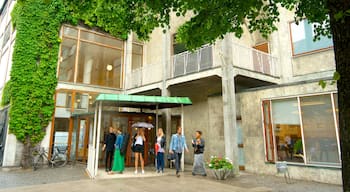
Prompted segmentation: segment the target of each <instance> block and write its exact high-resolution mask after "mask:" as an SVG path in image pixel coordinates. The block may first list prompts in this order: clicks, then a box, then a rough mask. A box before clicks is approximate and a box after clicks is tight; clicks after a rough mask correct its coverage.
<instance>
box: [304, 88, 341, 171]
mask: <svg viewBox="0 0 350 192" xmlns="http://www.w3.org/2000/svg"><path fill="white" fill-rule="evenodd" d="M300 105H301V112H302V121H303V129H304V138H305V150H306V157H307V159H306V160H307V163H311V164H327V165H328V164H331V165H332V164H336V165H339V164H340V161H339V153H338V144H337V137H336V129H335V124H334V121H335V120H334V116H333V109H332V100H331V95H329V94H327V95H320V96H310V97H301V98H300Z"/></svg>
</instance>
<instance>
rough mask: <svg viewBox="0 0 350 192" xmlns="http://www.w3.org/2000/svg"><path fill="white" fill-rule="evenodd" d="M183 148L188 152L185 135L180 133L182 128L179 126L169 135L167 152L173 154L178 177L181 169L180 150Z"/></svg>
mask: <svg viewBox="0 0 350 192" xmlns="http://www.w3.org/2000/svg"><path fill="white" fill-rule="evenodd" d="M184 149H186V152H188V148H187V145H186V139H185V136H184V135H182V128H181V127H180V126H179V127H177V133H176V134H173V135H172V136H171V141H170V148H169V153H171V154H174V156H175V168H176V176H177V177H180V174H179V171H180V169H181V157H182V151H183V150H184Z"/></svg>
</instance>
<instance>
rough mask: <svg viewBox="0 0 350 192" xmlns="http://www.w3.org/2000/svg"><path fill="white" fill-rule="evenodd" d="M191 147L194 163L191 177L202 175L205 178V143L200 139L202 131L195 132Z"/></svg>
mask: <svg viewBox="0 0 350 192" xmlns="http://www.w3.org/2000/svg"><path fill="white" fill-rule="evenodd" d="M192 146H193V148H194V161H193V169H192V175H193V176H195V175H202V176H207V173H206V171H205V167H204V157H203V153H204V146H205V141H204V139H202V131H196V138H195V139H193V140H192Z"/></svg>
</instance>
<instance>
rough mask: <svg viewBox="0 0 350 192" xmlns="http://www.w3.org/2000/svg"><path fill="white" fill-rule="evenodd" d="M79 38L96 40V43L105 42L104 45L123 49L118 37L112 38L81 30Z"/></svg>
mask: <svg viewBox="0 0 350 192" xmlns="http://www.w3.org/2000/svg"><path fill="white" fill-rule="evenodd" d="M80 38H81V39H84V40H88V41H93V42H97V43H101V44H105V45H109V46H112V47H116V48H120V49H123V41H121V40H118V39H113V38H110V37H106V36H102V35H99V34H95V33H90V32H87V31H83V30H82V31H81V32H80Z"/></svg>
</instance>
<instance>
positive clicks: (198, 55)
mask: <svg viewBox="0 0 350 192" xmlns="http://www.w3.org/2000/svg"><path fill="white" fill-rule="evenodd" d="M213 49H214V48H213V46H205V47H202V48H200V49H198V50H197V51H195V52H189V51H187V52H183V53H180V54H177V55H174V56H173V58H172V61H173V66H172V72H171V77H172V78H175V77H179V76H183V75H188V74H191V73H196V72H200V71H203V70H207V69H211V68H214V67H216V66H215V65H214V63H217V64H219V65H221V61H219V62H213V58H215V56H214V55H213ZM231 56H232V60H233V65H234V66H235V67H236V68H238V69H244V70H248V71H252V72H257V73H261V74H265V75H269V76H274V77H277V76H278V73H277V70H276V65H277V58H276V57H273V56H271V55H270V54H268V53H265V52H262V51H259V50H256V49H253V48H249V47H245V46H242V45H238V44H233V45H232V55H231ZM217 58H218V57H217Z"/></svg>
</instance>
